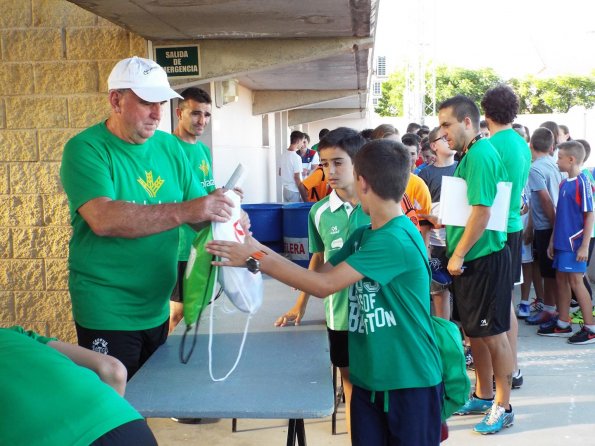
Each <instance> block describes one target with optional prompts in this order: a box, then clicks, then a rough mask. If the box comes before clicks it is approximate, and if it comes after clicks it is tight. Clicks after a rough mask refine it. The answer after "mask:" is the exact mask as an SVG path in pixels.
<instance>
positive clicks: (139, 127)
mask: <svg viewBox="0 0 595 446" xmlns="http://www.w3.org/2000/svg"><path fill="white" fill-rule="evenodd" d="M115 94H117V95H119V98H118V101H117V103H118V107H116V108H114V109H113V111H112V117H114V119H115V120H116V121H117V125H118V126H119V129H120V131H121V132H120V133H121V134H120V135H119V136H120V137H121V138H122V139H124V140H125V141H128V142H130V143H132V144H143V143H145V142H146V141H147V140H148V139H149V138H150V137H151V136H153V135H154V134H155V130H157V127H158V126H159V122H160V121H161V117H162V112H163V111H162V107H163V105H164V104H165V102H167V101H164V102H147V101H145V100H143V99H141V98H139V97H138V96H137V95H136V94H135V93H134V92H133V91H132V90H125V91H123V92H119V91H118V92H116V93H115Z"/></svg>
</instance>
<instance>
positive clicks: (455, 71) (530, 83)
mask: <svg viewBox="0 0 595 446" xmlns="http://www.w3.org/2000/svg"><path fill="white" fill-rule="evenodd" d="M429 75H430V74H429V73H427V76H428V79H429ZM504 82H506V83H507V84H509V85H510V86H511V87H512V88H513V89H514V90H515V91H516V93H517V94H518V96H519V101H520V109H519V114H531V113H566V112H568V110H569V109H570V108H571V107H573V106H575V105H582V106H584V107H585V108H587V109H589V108H593V107H594V106H595V76H591V77H589V76H570V75H566V76H558V77H555V78H547V79H541V78H536V77H534V76H527V77H525V78H521V79H516V78H513V79H509V80H508V81H505V80H504V79H502V78H500V77H499V76H498V75H497V74H496V72H495V71H494V70H493V69H491V68H482V69H480V70H470V69H467V68H458V67H447V66H438V67H436V104H439V103H440V102H442V101H444V100H445V99H448V98H450V97H452V96H454V95H456V94H463V95H465V96H468V97H469V98H471V99H472V100H473V101H475V102H476V103H477V104H478V105H479V103H480V102H481V98H482V97H483V95H484V93H485V92H486V91H487V90H488V89H490V88H492V87H494V86H495V85H497V84H499V83H504ZM405 85H406V80H405V69H401V70H398V71H396V72H394V73H392V74H391V75H390V76H389V78H388V80H387V81H386V82H384V83H383V84H382V97H381V98H379V100H378V106H377V107H376V108H375V111H376V113H378V114H379V115H381V116H402V115H403V114H404V107H403V98H404V94H405ZM425 102H426V104H427V105H429V104H430V102H431V98H430V97H429V96H426V98H425Z"/></svg>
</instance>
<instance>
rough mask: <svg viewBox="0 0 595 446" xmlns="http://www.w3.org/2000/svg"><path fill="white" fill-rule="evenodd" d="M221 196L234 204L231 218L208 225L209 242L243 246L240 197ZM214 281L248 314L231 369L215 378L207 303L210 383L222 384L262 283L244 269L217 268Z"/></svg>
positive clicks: (232, 194) (259, 298) (259, 296)
mask: <svg viewBox="0 0 595 446" xmlns="http://www.w3.org/2000/svg"><path fill="white" fill-rule="evenodd" d="M225 195H226V196H227V197H228V198H229V199H231V200H232V201H233V203H234V208H233V209H232V216H231V218H230V219H229V221H227V222H225V223H218V222H214V223H212V230H213V240H225V241H231V242H239V243H243V242H244V238H245V234H244V230H243V228H242V226H241V224H240V219H241V206H240V197H239V196H238V194H236V193H235V192H234V191H233V190H228V191H227V192H225ZM218 270H219V271H218V274H217V281H218V282H219V286H220V287H221V289H222V290H223V293H224V294H225V295H226V296H227V297H228V299H229V300H230V301H231V303H232V304H233V305H234V306H235V307H236V308H237V309H238V310H240V311H242V312H244V313H248V318H247V320H246V326H245V327H244V335H243V338H242V343H241V345H240V350H239V352H238V357H237V359H236V361H235V363H234V365H233V367H232V368H231V370H230V371H229V372H228V373H227V374H226V375H225V376H224V377H223V378H215V377H214V376H213V370H212V344H213V305H212V304H211V312H210V324H209V373H210V375H211V379H212V380H213V381H223V380H225V379H227V377H228V376H229V375H231V373H232V372H233V371H234V370H235V368H236V367H237V365H238V363H239V362H240V358H241V357H242V351H243V349H244V343H245V342H246V337H247V335H248V327H249V325H250V319H252V316H253V315H254V314H255V313H256V312H257V311H258V309H259V308H260V306H261V305H262V297H263V284H262V275H261V274H260V273H256V274H253V273H251V272H250V271H248V269H247V268H235V267H219V268H218Z"/></svg>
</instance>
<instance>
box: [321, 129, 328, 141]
mask: <svg viewBox="0 0 595 446" xmlns="http://www.w3.org/2000/svg"><path fill="white" fill-rule="evenodd" d="M328 132H330V130H329V129H322V130H320V131H319V132H318V140H319V141H320V140H321V139H322V138H324V137H325V136H326V135H327V134H328Z"/></svg>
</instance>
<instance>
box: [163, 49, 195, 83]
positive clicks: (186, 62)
mask: <svg viewBox="0 0 595 446" xmlns="http://www.w3.org/2000/svg"><path fill="white" fill-rule="evenodd" d="M153 49H154V52H155V62H157V63H158V64H159V65H161V66H162V67H163V69H164V70H165V72H166V73H167V76H168V77H176V78H181V77H200V57H199V56H200V52H199V45H186V46H155V47H153Z"/></svg>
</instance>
